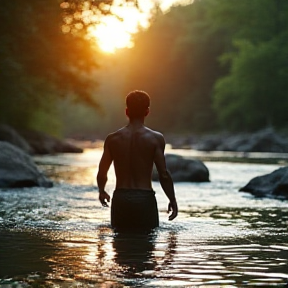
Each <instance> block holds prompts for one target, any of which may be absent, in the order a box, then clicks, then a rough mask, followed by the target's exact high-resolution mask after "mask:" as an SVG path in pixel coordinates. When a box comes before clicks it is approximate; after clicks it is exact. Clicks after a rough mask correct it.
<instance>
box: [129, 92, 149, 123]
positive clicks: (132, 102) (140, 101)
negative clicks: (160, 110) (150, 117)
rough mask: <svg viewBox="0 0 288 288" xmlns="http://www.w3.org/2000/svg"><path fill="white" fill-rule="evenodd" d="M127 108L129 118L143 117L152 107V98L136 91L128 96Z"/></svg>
mask: <svg viewBox="0 0 288 288" xmlns="http://www.w3.org/2000/svg"><path fill="white" fill-rule="evenodd" d="M126 106H127V108H128V113H129V115H128V116H129V118H139V117H143V116H145V113H146V111H147V109H148V108H149V107H150V96H149V95H148V94H147V93H146V92H144V91H140V90H134V91H132V92H130V93H129V94H128V95H127V97H126Z"/></svg>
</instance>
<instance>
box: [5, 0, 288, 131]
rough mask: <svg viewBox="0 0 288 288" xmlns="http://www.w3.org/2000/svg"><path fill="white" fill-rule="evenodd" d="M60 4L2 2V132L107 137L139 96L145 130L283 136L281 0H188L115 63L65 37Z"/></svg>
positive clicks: (287, 89)
mask: <svg viewBox="0 0 288 288" xmlns="http://www.w3.org/2000/svg"><path fill="white" fill-rule="evenodd" d="M69 2H70V3H72V2H73V0H69ZM75 2H77V3H78V4H79V3H80V4H81V3H82V2H81V1H78V0H77V1H76V0H75ZM60 3H61V1H58V0H53V1H48V2H45V5H43V3H42V1H41V0H29V1H22V0H21V1H20V0H14V1H10V0H3V1H1V7H0V21H1V24H2V25H1V27H0V32H1V34H0V40H1V47H0V64H1V72H0V73H1V77H0V109H1V113H0V123H7V124H11V125H13V126H15V127H20V128H27V127H28V128H34V129H38V130H44V131H46V132H51V133H54V134H55V133H57V131H58V130H59V129H58V128H57V127H58V126H59V125H62V126H64V127H66V129H64V130H65V131H68V132H67V133H68V134H70V135H72V134H73V133H78V132H79V131H81V132H83V134H85V133H91V131H93V129H95V130H97V129H98V130H99V131H100V132H101V133H102V134H105V133H106V132H108V131H109V130H110V129H111V127H113V128H114V127H116V126H117V125H118V124H119V121H120V120H119V119H122V117H123V116H124V113H123V108H124V107H123V103H122V102H123V100H124V96H125V95H126V94H127V93H128V92H129V91H130V90H132V89H142V90H146V91H147V92H148V93H149V94H150V95H151V97H152V110H151V111H152V112H151V115H150V117H149V119H148V124H149V125H151V126H152V127H153V128H155V129H159V130H161V131H163V132H178V133H205V132H211V131H219V130H223V129H224V130H231V131H254V130H257V129H261V128H263V127H266V126H273V127H274V128H277V129H284V128H285V127H287V124H288V113H287V111H288V97H287V96H288V95H287V94H288V81H287V80H288V2H287V0H241V1H239V0H194V3H193V4H191V5H188V6H183V7H175V8H172V9H171V11H170V12H169V13H167V14H164V15H162V14H160V13H159V15H157V17H155V19H154V21H153V23H152V25H151V27H150V28H149V29H148V30H147V31H144V32H141V33H139V34H138V35H136V37H135V38H136V39H135V46H134V48H132V49H127V50H125V51H121V53H120V52H119V53H118V54H116V55H114V56H113V60H108V57H106V58H105V59H106V60H105V59H104V58H103V57H102V59H100V57H101V56H100V54H99V52H98V51H97V50H95V47H92V45H91V41H90V42H89V41H88V40H85V38H84V37H82V36H83V33H84V32H85V30H83V31H82V34H81V33H80V32H79V33H62V31H61V26H62V24H63V11H61V8H60V6H59V5H60ZM83 3H84V2H83ZM97 3H98V2H97ZM75 7H76V6H75ZM68 12H69V11H68ZM66 13H67V11H66ZM72 32H73V31H72ZM117 57H118V59H117ZM109 61H110V62H109ZM105 62H109V63H108V64H107V63H105ZM99 63H102V64H103V63H104V64H105V65H106V64H107V65H106V71H103V73H102V74H101V69H103V66H105V65H102V66H101V65H100V67H99V66H98V64H99ZM107 67H108V68H107ZM95 69H96V70H97V71H98V72H97V73H95ZM107 69H108V70H107ZM99 75H100V76H99ZM105 75H107V77H106V76H105ZM117 75H118V76H117ZM98 84H99V86H100V88H99V86H97V85H98ZM101 85H102V88H101ZM97 87H98V88H97ZM103 87H104V88H103ZM97 89H98V90H97ZM101 89H102V90H101ZM121 97H122V98H121ZM59 99H60V100H59ZM63 99H64V100H63ZM72 100H73V101H74V104H71V103H72ZM75 100H76V103H77V101H81V103H85V105H86V108H85V105H83V104H81V105H80V104H79V105H78V104H75ZM99 105H100V106H101V107H102V112H103V113H100V112H101V111H100V110H101V109H100V110H99V109H98V110H97V108H99ZM91 107H94V108H96V110H95V109H92V108H91ZM123 118H124V117H123ZM124 120H125V118H124ZM61 122H62V124H61ZM57 129H58V130H57ZM58 132H59V131H58ZM66 136H67V135H66Z"/></svg>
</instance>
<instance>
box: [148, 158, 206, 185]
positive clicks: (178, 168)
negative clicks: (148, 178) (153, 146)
mask: <svg viewBox="0 0 288 288" xmlns="http://www.w3.org/2000/svg"><path fill="white" fill-rule="evenodd" d="M165 158H166V164H167V168H168V170H169V172H170V173H171V176H172V179H173V181H175V182H209V170H208V168H207V167H206V166H205V165H204V163H203V162H202V161H200V160H196V159H186V158H183V157H182V156H179V155H175V154H166V155H165ZM152 180H153V181H159V177H158V173H157V170H156V169H155V168H154V169H153V173H152Z"/></svg>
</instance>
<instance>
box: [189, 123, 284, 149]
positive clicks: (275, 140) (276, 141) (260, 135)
mask: <svg viewBox="0 0 288 288" xmlns="http://www.w3.org/2000/svg"><path fill="white" fill-rule="evenodd" d="M193 148H194V149H196V150H200V151H235V152H272V153H273V152H276V153H287V152H288V140H287V138H286V137H284V136H282V135H280V134H278V133H276V132H275V131H274V129H273V128H271V127H269V128H266V129H263V130H259V131H258V132H255V133H239V134H234V135H233V134H227V133H223V134H214V135H206V136H203V137H202V138H201V139H200V140H199V142H198V143H196V144H195V145H193Z"/></svg>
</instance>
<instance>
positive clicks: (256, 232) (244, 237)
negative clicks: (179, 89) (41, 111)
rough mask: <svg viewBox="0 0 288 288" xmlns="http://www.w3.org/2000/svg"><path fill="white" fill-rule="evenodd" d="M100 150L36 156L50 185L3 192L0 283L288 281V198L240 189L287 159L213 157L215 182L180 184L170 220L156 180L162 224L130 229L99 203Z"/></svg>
mask: <svg viewBox="0 0 288 288" xmlns="http://www.w3.org/2000/svg"><path fill="white" fill-rule="evenodd" d="M178 153H179V154H183V155H184V154H186V155H187V153H189V152H187V151H178ZM100 155H101V149H94V150H87V151H86V152H85V153H83V154H73V155H69V154H68V155H67V154H66V155H58V156H42V157H35V161H36V162H37V163H38V164H39V165H40V167H42V168H43V169H44V170H45V171H46V173H47V174H48V175H50V177H52V178H53V179H54V181H55V186H54V187H53V188H49V189H47V188H25V189H0V287H101V288H106V287H117V288H118V287H151V288H152V287H209V288H210V287H271V286H273V287H275V286H276V287H288V285H287V282H288V229H287V226H288V201H287V200H286V201H283V200H280V199H268V198H265V199H264V198H263V199H261V198H254V197H253V196H251V195H250V194H247V193H243V192H238V190H239V188H240V187H242V186H244V185H245V184H246V183H247V182H248V181H249V180H250V179H251V178H253V177H255V176H258V175H263V174H267V173H270V172H272V171H274V170H275V169H277V168H279V167H280V166H281V165H280V164H279V165H276V164H274V165H271V164H269V165H268V164H249V163H229V162H219V161H206V162H205V164H206V166H207V167H208V169H209V171H210V178H211V182H209V183H176V184H175V189H176V194H177V199H178V205H179V210H180V211H179V216H178V217H177V218H176V219H175V220H174V221H172V222H170V221H168V214H167V212H166V209H167V205H168V201H167V198H166V196H165V194H164V192H163V191H162V190H161V187H160V185H159V183H157V182H153V188H154V190H155V191H156V198H157V202H158V208H159V216H160V227H159V228H157V229H155V231H153V232H152V233H150V234H148V235H141V234H134V235H133V234H117V233H114V232H113V230H112V229H111V228H110V224H109V220H110V219H109V213H110V210H109V208H103V207H101V205H100V203H99V202H98V195H97V189H96V188H95V174H96V172H97V163H98V161H99V158H100ZM44 164H45V165H44ZM114 184H115V178H114V176H113V170H112V169H111V170H110V172H109V181H108V185H107V189H108V191H109V192H110V193H111V194H112V193H113V187H114Z"/></svg>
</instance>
